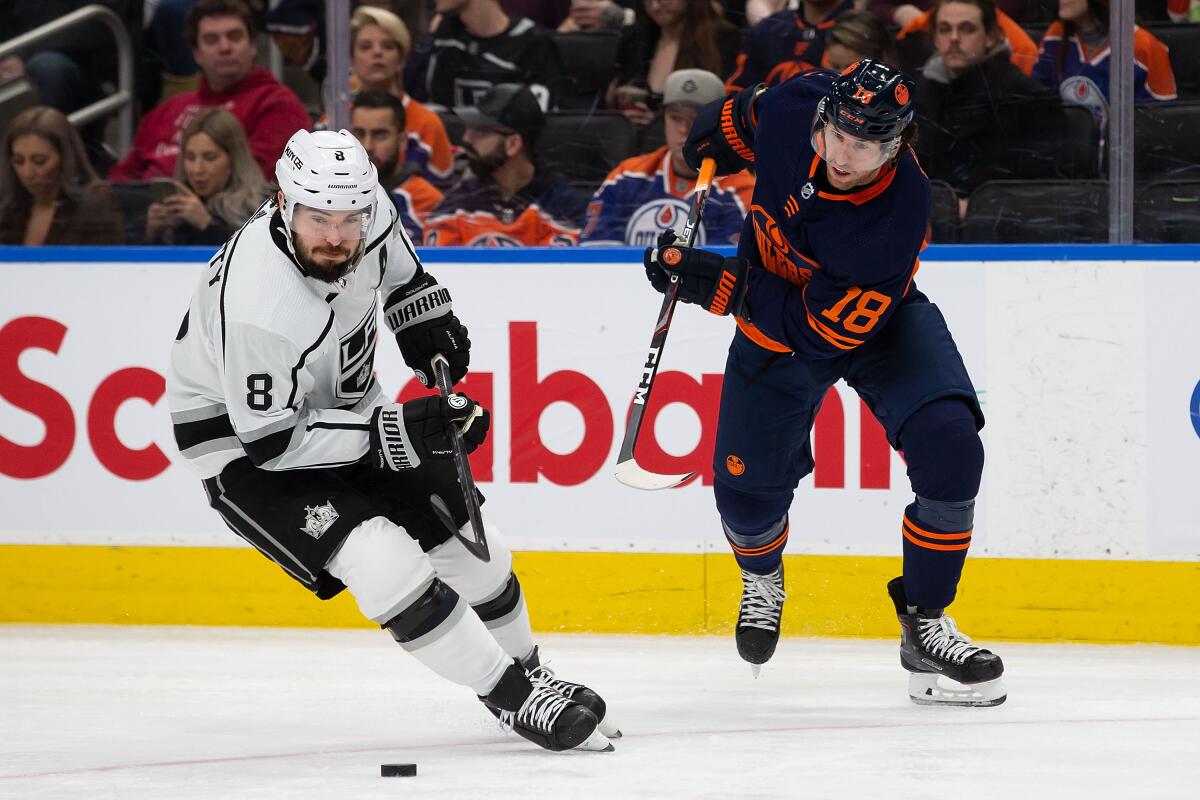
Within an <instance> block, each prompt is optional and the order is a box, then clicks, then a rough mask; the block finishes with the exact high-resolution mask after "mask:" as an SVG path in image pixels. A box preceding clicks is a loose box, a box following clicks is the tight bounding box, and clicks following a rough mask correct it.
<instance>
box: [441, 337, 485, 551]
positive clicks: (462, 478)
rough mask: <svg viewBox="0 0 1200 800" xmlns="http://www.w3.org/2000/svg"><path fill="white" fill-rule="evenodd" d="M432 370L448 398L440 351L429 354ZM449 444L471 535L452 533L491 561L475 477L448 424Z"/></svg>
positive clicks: (447, 365) (458, 435)
mask: <svg viewBox="0 0 1200 800" xmlns="http://www.w3.org/2000/svg"><path fill="white" fill-rule="evenodd" d="M433 373H434V378H435V380H436V381H437V387H438V392H439V393H440V394H441V395H442V397H449V396H450V395H451V394H453V392H454V388H453V387H452V386H451V384H450V363H449V362H448V361H446V358H445V356H443V355H442V354H441V353H439V354H438V355H436V356H434V357H433ZM449 432H450V446H451V449H452V450H453V451H454V469H455V470H456V471H457V472H458V483H459V488H461V489H462V494H463V501H464V502H465V503H466V506H467V519H468V520H469V521H470V523H471V538H468V537H466V536H463V535H462V533H461V532H460V531H458V530H455V531H454V535H455V536H456V537H457V538H458V540H459V541H460V542H462V544H463V547H465V548H467V550H468V551H469V552H470V553H471V555H473V556H475V557H476V558H478V559H479V560H480V561H483V562H488V561H491V560H492V554H491V552H490V551H489V550H488V543H487V537H486V535H485V534H484V532H483V513H482V512H481V511H480V510H479V493H478V492H476V491H475V478H474V477H472V475H471V462H470V461H468V460H467V451H466V449H464V448H463V442H462V434H461V433H460V432H459V430H458V428H456V427H455V426H454V425H450V426H449Z"/></svg>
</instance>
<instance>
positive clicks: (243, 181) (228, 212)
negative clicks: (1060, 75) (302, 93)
mask: <svg viewBox="0 0 1200 800" xmlns="http://www.w3.org/2000/svg"><path fill="white" fill-rule="evenodd" d="M159 186H162V187H163V188H159ZM159 186H155V187H154V188H153V189H152V192H154V193H155V202H153V203H151V204H150V208H149V209H147V211H146V242H147V243H148V244H182V245H204V244H221V243H223V242H224V241H225V240H226V239H228V238H229V236H230V234H232V233H233V232H234V230H236V229H237V228H238V226H239V225H241V223H242V222H243V221H244V220H245V219H246V218H247V217H249V216H250V215H251V214H252V213H254V210H255V209H256V208H258V206H259V205H260V204H261V203H262V201H263V200H264V199H265V198H266V192H267V187H266V183H265V182H264V181H263V178H262V172H261V171H260V170H259V168H258V165H257V164H256V163H255V161H254V157H253V156H252V155H251V154H250V146H249V144H247V142H246V134H245V133H244V132H243V131H242V126H241V124H240V123H239V122H238V121H237V118H236V117H234V116H233V115H232V114H230V113H229V112H228V111H225V110H223V109H220V108H207V109H204V110H203V111H201V112H200V113H199V114H198V115H197V116H196V118H195V119H194V120H192V122H191V124H190V125H188V126H187V128H186V129H185V130H184V132H183V144H182V147H181V148H180V152H179V158H178V160H177V161H176V162H175V180H174V181H171V182H170V183H167V182H163V183H162V184H160V185H159Z"/></svg>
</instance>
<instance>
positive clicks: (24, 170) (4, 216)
mask: <svg viewBox="0 0 1200 800" xmlns="http://www.w3.org/2000/svg"><path fill="white" fill-rule="evenodd" d="M123 241H124V221H123V219H122V217H121V209H120V207H119V206H118V205H117V198H116V197H115V196H114V195H113V191H112V189H111V188H110V187H109V186H108V184H106V183H104V182H103V181H101V180H99V179H98V178H97V177H96V173H95V172H94V171H93V170H92V166H91V164H89V163H88V160H87V154H86V153H85V152H84V148H83V140H82V139H80V137H79V133H78V132H77V131H76V130H75V128H74V127H72V126H71V123H70V122H68V121H67V118H66V117H65V116H63V113H62V112H61V111H59V110H57V109H54V108H50V107H48V106H35V107H33V108H30V109H26V110H25V111H23V112H21V113H20V114H18V115H17V116H16V118H15V119H13V121H12V122H11V123H10V124H9V126H8V129H7V131H5V134H4V146H3V151H0V244H24V245H43V244H121V243H122V242H123Z"/></svg>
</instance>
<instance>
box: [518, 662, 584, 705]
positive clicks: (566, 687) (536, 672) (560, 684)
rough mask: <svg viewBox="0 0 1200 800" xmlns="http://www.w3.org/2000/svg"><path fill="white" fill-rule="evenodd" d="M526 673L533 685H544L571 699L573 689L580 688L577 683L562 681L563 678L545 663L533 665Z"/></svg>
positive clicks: (573, 692)
mask: <svg viewBox="0 0 1200 800" xmlns="http://www.w3.org/2000/svg"><path fill="white" fill-rule="evenodd" d="M528 675H529V680H530V681H531V682H532V683H533V684H534V685H535V686H539V685H540V686H546V687H548V688H549V689H550V690H551V691H554V692H557V693H558V694H560V695H562V696H563V697H565V698H567V699H568V700H570V699H571V695H573V694H575V690H576V689H578V688H580V687H579V684H577V683H571V682H570V681H564V680H563V679H561V678H559V677H557V676H555V674H554V670H552V669H550V668H549V667H547V666H545V665H538V666H536V667H534V668H533V669H531V670H529V673H528Z"/></svg>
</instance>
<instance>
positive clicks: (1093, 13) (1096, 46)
mask: <svg viewBox="0 0 1200 800" xmlns="http://www.w3.org/2000/svg"><path fill="white" fill-rule="evenodd" d="M1064 43H1069V44H1067V46H1064ZM1108 56H1109V50H1108V0H1058V19H1056V20H1055V21H1054V22H1052V23H1050V27H1049V28H1047V29H1046V33H1045V35H1044V36H1042V46H1041V50H1040V52H1039V53H1038V61H1037V66H1036V67H1034V70H1033V77H1034V78H1036V79H1037V80H1039V81H1041V82H1042V83H1044V84H1046V85H1047V86H1050V87H1051V88H1054V89H1057V90H1058V91H1059V92H1061V94H1062V97H1063V100H1064V101H1066V102H1073V103H1077V104H1078V105H1082V106H1085V107H1087V108H1089V109H1090V110H1091V111H1092V113H1093V114H1095V115H1096V116H1097V118H1098V119H1100V120H1104V119H1105V118H1107V109H1108V96H1109V95H1108ZM1133 62H1134V63H1133V99H1134V101H1135V102H1147V101H1155V100H1174V99H1175V98H1176V94H1175V73H1174V72H1172V71H1171V58H1170V55H1169V54H1168V52H1167V47H1166V45H1164V44H1163V43H1162V42H1161V41H1159V40H1158V39H1157V38H1156V37H1155V36H1154V34H1152V33H1150V31H1148V30H1146V29H1145V28H1143V27H1141V26H1140V25H1135V26H1134V28H1133Z"/></svg>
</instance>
